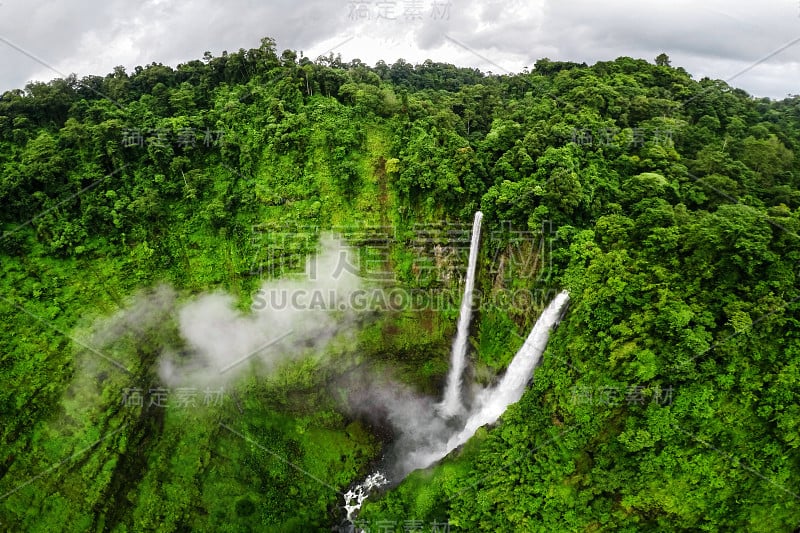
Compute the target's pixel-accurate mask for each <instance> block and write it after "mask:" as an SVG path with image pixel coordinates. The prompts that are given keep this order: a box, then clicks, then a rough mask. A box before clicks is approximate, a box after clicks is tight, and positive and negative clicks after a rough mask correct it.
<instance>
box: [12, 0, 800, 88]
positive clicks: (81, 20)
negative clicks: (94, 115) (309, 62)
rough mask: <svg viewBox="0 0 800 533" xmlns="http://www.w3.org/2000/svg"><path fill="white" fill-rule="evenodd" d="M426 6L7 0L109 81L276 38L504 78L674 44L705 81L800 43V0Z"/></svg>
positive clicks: (768, 66) (29, 75) (782, 67)
mask: <svg viewBox="0 0 800 533" xmlns="http://www.w3.org/2000/svg"><path fill="white" fill-rule="evenodd" d="M414 5H415V2H413V1H412V0H386V1H385V2H383V3H378V2H377V1H375V0H371V1H370V0H365V1H364V2H358V1H357V0H333V1H325V0H305V1H303V0H301V1H294V2H293V1H290V0H277V1H270V2H263V3H262V2H256V1H255V0H232V1H230V2H226V3H224V4H221V3H218V2H214V3H212V2H211V1H210V0H184V1H175V2H167V1H165V0H149V1H145V2H142V3H139V4H134V3H128V2H122V1H121V0H110V1H107V2H103V1H99V0H88V1H87V2H84V3H83V4H82V5H81V7H76V6H75V5H70V4H64V3H61V2H54V1H48V0H39V1H38V2H36V1H34V2H29V1H26V0H4V2H3V3H2V5H0V37H3V38H5V39H7V40H9V41H11V42H13V43H15V44H17V45H18V46H20V47H22V48H24V49H26V50H29V51H30V52H32V53H34V54H35V55H37V56H38V57H40V58H42V59H43V60H45V61H46V62H47V63H48V64H49V65H51V66H52V67H54V68H55V69H56V70H58V71H61V72H65V73H69V72H76V73H77V74H78V75H79V76H82V75H86V74H98V75H104V74H106V73H108V72H110V71H111V70H112V69H113V67H114V66H116V65H124V66H126V67H127V68H128V70H129V71H130V70H132V68H133V67H134V66H136V65H146V64H149V63H151V62H153V61H156V62H162V63H166V64H171V65H176V64H177V63H179V62H182V61H188V60H191V59H197V58H200V57H202V55H203V52H204V51H206V50H209V51H211V52H212V53H214V54H219V53H220V52H221V51H222V50H228V51H233V50H238V49H239V48H252V47H256V46H258V44H259V41H260V39H261V38H262V37H265V36H269V37H273V38H275V39H276V40H277V42H278V52H280V51H282V50H283V49H284V48H291V49H295V50H303V51H304V52H305V54H306V55H307V56H309V57H311V58H315V57H317V56H318V55H320V54H325V53H327V52H328V51H329V50H330V49H331V48H333V47H335V46H337V45H338V44H340V43H342V42H343V41H346V40H347V42H346V43H345V44H343V45H341V46H340V47H338V48H336V49H335V50H333V51H334V53H341V54H342V57H343V58H344V59H345V60H349V59H352V58H356V57H357V58H359V59H361V60H362V61H364V62H366V63H368V64H374V63H375V62H376V61H378V60H379V59H383V60H384V61H386V62H387V63H388V64H391V63H393V62H394V61H396V60H397V59H398V58H401V57H402V58H404V59H406V60H408V61H411V62H421V61H423V60H425V59H428V58H430V59H433V60H435V61H446V62H451V63H455V64H457V65H462V66H470V67H478V68H480V69H482V70H491V71H493V72H503V71H505V70H511V71H519V70H521V69H522V68H524V67H532V66H533V63H534V62H535V61H536V60H537V59H539V58H541V57H549V58H550V59H553V60H568V61H577V62H586V63H589V64H592V63H594V62H596V61H599V60H612V59H615V58H616V57H619V56H630V57H637V58H644V59H647V60H650V61H652V59H653V58H654V57H655V56H656V55H658V54H659V53H660V52H666V53H667V54H669V55H670V57H671V58H672V61H673V65H675V66H682V67H684V68H686V69H687V70H688V71H689V72H690V73H692V74H694V75H695V78H698V79H699V78H700V77H703V76H708V77H712V78H719V79H727V78H729V77H730V76H733V75H735V74H736V73H738V72H740V71H742V70H743V69H745V68H747V67H748V66H751V65H753V64H754V63H756V62H757V61H758V60H759V59H760V58H763V57H764V56H766V55H768V54H770V53H771V52H773V51H775V50H776V49H778V48H779V47H781V46H782V45H784V44H785V43H788V42H790V41H792V40H793V39H796V38H797V37H800V4H797V2H796V1H795V0H778V1H772V2H769V3H764V2H762V3H753V2H749V1H745V0H735V1H730V0H729V1H724V2H723V1H721V0H708V1H704V2H703V3H702V4H701V3H699V2H695V1H691V0H677V1H675V2H670V3H650V2H640V1H635V0H606V1H605V2H596V1H594V0H566V1H557V0H535V1H530V2H526V1H522V0H489V1H478V0H422V2H421V8H420V9H419V11H418V12H416V13H415V12H413V10H412V8H413V7H414ZM381 6H383V7H381ZM448 37H449V38H448ZM348 39H349V40H348ZM453 40H455V41H457V42H458V43H462V44H463V46H461V45H459V44H455V42H454V41H453ZM0 63H2V64H3V65H4V67H5V68H4V69H3V70H2V72H0V90H6V89H10V88H14V87H22V86H23V85H24V84H25V83H26V82H27V81H28V80H30V79H42V80H49V79H51V78H53V77H55V76H56V74H55V73H54V72H53V71H52V70H50V69H48V68H46V67H43V66H42V65H40V64H38V63H36V62H35V61H33V60H31V59H30V58H28V57H26V56H25V55H23V54H21V53H19V52H18V51H16V50H14V49H12V48H10V47H8V46H6V45H5V44H2V43H0ZM798 63H800V43H798V44H795V45H794V46H791V47H789V48H787V49H786V50H783V51H782V52H780V53H779V54H776V55H775V56H774V57H771V58H769V59H768V60H766V61H765V62H763V64H759V65H758V66H756V67H755V68H754V69H753V70H752V71H750V72H748V73H747V74H746V75H742V76H740V77H737V78H736V79H734V80H733V81H732V82H731V83H732V85H734V86H737V87H742V88H744V89H745V90H747V91H748V92H750V93H751V94H755V95H757V96H771V97H783V96H785V95H786V94H787V93H797V92H800V90H798V88H797V82H796V80H797V79H798V76H797V73H798V66H797V65H798Z"/></svg>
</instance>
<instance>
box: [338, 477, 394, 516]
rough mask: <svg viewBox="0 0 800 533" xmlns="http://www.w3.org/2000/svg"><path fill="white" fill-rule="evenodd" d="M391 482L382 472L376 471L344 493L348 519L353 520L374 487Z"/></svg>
mask: <svg viewBox="0 0 800 533" xmlns="http://www.w3.org/2000/svg"><path fill="white" fill-rule="evenodd" d="M387 483H389V481H388V480H387V479H386V477H385V476H384V475H383V474H382V473H381V472H375V473H374V474H370V475H369V476H367V479H365V480H364V481H362V482H361V483H359V484H358V485H356V486H355V487H353V488H352V489H350V490H348V491H347V492H345V494H344V510H345V511H347V520H348V521H352V520H353V519H354V518H355V515H356V514H358V511H359V510H360V509H361V506H362V505H363V504H364V500H366V499H367V496H369V493H370V492H371V491H372V489H376V488H379V487H382V486H384V485H386V484H387Z"/></svg>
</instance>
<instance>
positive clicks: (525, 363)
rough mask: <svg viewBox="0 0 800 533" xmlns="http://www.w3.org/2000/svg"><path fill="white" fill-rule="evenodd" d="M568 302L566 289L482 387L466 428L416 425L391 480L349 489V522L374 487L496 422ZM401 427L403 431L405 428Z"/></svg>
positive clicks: (373, 479)
mask: <svg viewBox="0 0 800 533" xmlns="http://www.w3.org/2000/svg"><path fill="white" fill-rule="evenodd" d="M568 304H569V294H567V292H566V291H563V292H561V293H559V294H558V295H557V296H556V297H555V298H553V300H552V301H551V302H550V304H548V306H547V307H546V308H545V310H544V311H542V314H541V315H540V316H539V319H538V320H537V321H536V324H535V325H534V326H533V329H532V330H531V332H530V334H529V335H528V337H527V338H526V339H525V342H524V344H523V345H522V347H521V348H520V349H519V351H517V354H516V355H515V356H514V359H513V360H512V361H511V364H510V365H508V369H507V370H506V373H505V375H504V376H503V378H502V379H501V380H500V382H499V383H498V384H497V385H495V386H494V387H487V388H485V389H483V390H482V391H481V392H480V393H479V394H478V395H477V398H476V399H475V402H474V403H473V405H472V409H471V411H470V413H469V415H468V417H467V420H466V422H465V423H464V426H463V428H461V429H455V430H451V431H441V427H442V426H441V424H420V425H419V427H417V428H416V429H417V430H418V431H419V432H421V435H420V436H419V439H420V440H418V442H419V443H420V445H419V446H418V447H417V448H415V449H413V450H410V451H407V452H405V453H403V454H402V455H400V456H399V458H398V459H397V462H396V464H395V466H394V467H393V470H392V471H391V472H390V475H391V480H390V479H388V478H387V477H386V476H384V475H383V473H382V472H380V471H378V472H375V473H373V474H372V475H370V476H368V477H367V479H366V480H364V482H362V483H360V484H358V485H356V486H355V487H354V488H353V489H351V490H350V491H348V492H347V493H346V494H345V505H344V509H345V511H346V513H347V521H348V523H351V524H352V520H353V519H354V518H355V516H356V515H357V513H358V511H359V510H360V509H361V505H362V504H363V502H364V500H365V499H366V498H367V497H368V496H369V494H370V492H371V491H372V490H373V489H375V488H379V487H381V486H384V485H388V484H389V483H392V484H396V483H399V482H400V481H402V480H403V478H405V477H406V476H407V475H408V474H409V473H411V472H412V471H414V470H417V469H420V468H427V467H429V466H430V465H431V464H433V463H435V462H436V461H438V460H439V459H441V458H443V457H444V456H446V455H447V454H448V453H450V452H451V451H453V450H454V449H456V448H458V447H459V446H461V445H462V444H464V443H465V442H467V441H468V440H469V439H470V437H472V435H474V434H475V432H476V431H477V430H478V428H479V427H481V426H483V425H486V424H492V423H494V422H496V421H497V419H498V418H500V416H501V415H502V414H503V413H504V412H505V410H506V408H507V407H508V406H509V405H511V404H512V403H515V402H518V401H519V399H520V398H522V395H523V394H524V392H525V387H526V386H527V384H528V381H530V379H531V376H532V374H533V370H534V368H535V367H536V365H537V364H538V363H539V360H540V359H541V357H542V354H543V353H544V350H545V348H546V347H547V341H548V340H549V338H550V332H551V330H552V329H553V327H555V326H556V325H557V324H558V323H559V322H560V321H561V318H562V317H563V315H564V313H565V312H566V310H567V305H568ZM420 414H422V413H420ZM437 420H438V421H439V422H443V420H441V419H440V418H435V419H432V420H431V421H437ZM398 429H399V430H401V431H402V430H403V429H404V428H398ZM422 443H424V444H422Z"/></svg>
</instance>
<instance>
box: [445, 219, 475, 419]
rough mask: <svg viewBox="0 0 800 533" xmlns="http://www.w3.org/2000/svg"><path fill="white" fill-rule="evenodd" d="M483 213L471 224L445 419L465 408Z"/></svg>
mask: <svg viewBox="0 0 800 533" xmlns="http://www.w3.org/2000/svg"><path fill="white" fill-rule="evenodd" d="M482 220H483V213H481V212H480V211H477V212H476V213H475V220H474V221H473V223H472V242H471V243H470V247H469V262H468V263H467V277H466V280H465V282H464V295H463V297H462V299H461V309H460V311H459V318H458V330H457V331H456V338H455V340H454V341H453V349H452V352H451V354H450V373H449V374H448V376H447V385H446V387H445V390H444V398H443V399H442V403H441V404H439V406H438V409H439V412H440V413H441V414H442V415H444V416H445V417H452V416H455V415H458V414H461V413H462V412H463V411H464V406H463V404H462V403H461V374H463V373H464V367H465V366H466V359H467V341H468V339H469V323H470V321H471V319H472V291H473V289H474V287H475V266H476V265H477V263H478V247H479V244H480V240H481V221H482Z"/></svg>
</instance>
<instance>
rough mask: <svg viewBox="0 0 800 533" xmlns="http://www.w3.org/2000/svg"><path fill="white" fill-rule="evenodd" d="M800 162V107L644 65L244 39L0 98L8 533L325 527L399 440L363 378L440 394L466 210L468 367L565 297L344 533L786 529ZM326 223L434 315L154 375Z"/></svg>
mask: <svg viewBox="0 0 800 533" xmlns="http://www.w3.org/2000/svg"><path fill="white" fill-rule="evenodd" d="M798 153H800V96H793V97H790V98H786V99H784V100H782V101H773V100H770V99H766V98H764V99H759V98H754V97H752V96H750V95H749V94H747V93H746V92H745V91H743V90H741V89H736V88H733V87H731V86H729V85H728V84H727V83H725V82H722V81H719V80H712V79H705V78H704V79H702V80H699V81H697V80H694V79H692V76H691V75H690V73H688V72H686V71H685V70H684V69H682V68H679V67H673V66H671V65H670V61H669V58H668V57H667V56H666V55H663V54H662V55H661V56H659V57H658V58H657V59H656V60H655V61H647V60H642V59H632V58H629V57H621V58H618V59H616V60H614V61H608V62H599V63H596V64H594V65H591V66H589V65H586V64H578V63H572V62H557V61H550V60H548V59H541V60H539V61H537V62H536V64H535V67H534V68H533V69H531V71H524V72H522V73H519V74H513V75H493V74H485V73H482V72H480V71H478V70H475V69H467V68H459V67H456V66H453V65H450V64H443V63H436V62H433V61H426V62H424V63H422V64H417V65H412V64H409V63H407V62H405V61H403V60H399V61H397V62H395V63H394V64H392V65H387V64H385V63H383V62H379V63H378V64H376V65H375V66H374V67H373V66H368V65H365V64H363V63H362V62H361V61H359V60H357V59H356V60H352V61H350V62H343V61H342V59H341V58H340V57H335V56H333V55H329V56H328V57H319V58H317V59H316V60H311V59H309V58H307V57H303V55H302V53H300V54H298V53H296V52H294V51H291V50H285V51H283V52H282V53H280V54H279V53H278V52H277V49H276V43H275V42H274V41H273V40H271V39H269V38H265V39H263V40H262V41H261V45H260V46H259V47H258V48H255V49H250V50H244V49H241V50H239V51H238V52H233V53H227V52H223V53H222V54H221V55H220V56H214V55H212V54H211V53H209V52H206V53H205V55H204V56H203V58H202V60H194V61H189V62H187V63H185V64H181V65H178V66H177V68H172V67H170V66H165V65H162V64H157V63H153V64H150V65H147V66H145V67H136V69H135V70H134V71H133V72H126V70H125V69H124V68H123V67H117V68H116V69H114V72H112V73H110V74H107V75H105V76H87V77H84V78H82V79H77V78H76V77H74V76H73V77H68V78H67V79H56V80H53V81H51V82H49V83H41V82H32V83H30V84H28V85H27V86H26V87H25V88H24V90H13V91H8V92H5V93H4V94H3V95H2V96H1V97H0V169H1V172H0V206H2V207H1V208H0V271H2V276H1V277H0V284H1V285H2V290H0V320H2V323H3V328H2V329H0V344H1V345H2V346H3V351H2V355H0V357H1V359H0V376H2V382H3V384H4V386H3V387H2V388H1V389H0V413H2V415H0V416H2V424H0V529H2V530H4V531H42V532H45V531H47V532H49V531H105V530H108V531H119V532H123V531H155V530H157V531H189V530H197V531H276V532H278V531H281V532H284V531H330V530H331V528H335V527H337V526H339V525H340V524H342V519H343V514H342V510H341V506H342V503H343V502H342V493H343V492H344V491H346V490H347V488H348V487H349V486H350V485H351V484H352V483H354V482H357V481H359V480H360V479H362V478H363V477H364V476H365V475H366V474H368V473H369V472H370V471H371V469H372V468H373V467H374V465H375V464H376V463H377V462H378V461H380V459H381V457H382V455H383V453H384V451H385V450H386V449H387V446H388V445H389V443H390V442H391V440H392V434H391V433H392V432H391V431H390V430H388V429H387V428H386V427H385V426H384V425H382V424H381V423H380V421H379V420H378V421H376V420H375V419H374V417H370V416H367V415H364V414H363V413H362V412H360V411H358V410H354V409H352V408H350V406H348V401H347V397H348V393H349V391H352V390H354V389H357V388H358V387H359V386H361V385H358V383H359V382H363V381H365V380H366V379H367V378H368V376H372V375H381V376H385V377H386V378H387V379H389V377H390V378H391V379H392V380H393V381H394V382H396V383H400V384H403V386H404V387H407V388H408V389H409V390H411V391H414V393H415V394H420V395H429V396H437V395H438V394H439V393H440V392H441V390H442V387H443V381H444V378H445V375H446V372H447V366H448V355H449V349H450V342H451V339H452V337H453V334H454V331H455V323H456V318H457V315H458V307H459V303H460V287H461V284H462V277H463V276H462V274H461V272H462V270H463V265H464V239H463V238H462V236H461V235H462V234H463V231H462V230H463V229H464V228H467V238H466V243H467V246H468V244H469V235H468V228H469V226H470V225H471V221H472V216H473V213H474V212H475V211H477V210H481V211H482V212H483V213H484V215H485V221H484V228H485V229H484V231H485V237H484V240H483V243H482V246H481V255H480V258H479V268H478V280H477V283H478V289H479V290H478V292H477V293H476V294H477V296H476V302H475V318H474V321H473V327H472V331H471V338H470V341H471V353H470V358H471V363H470V366H471V369H470V372H471V373H472V375H473V376H474V378H475V379H476V380H477V381H479V382H484V383H489V382H492V381H493V380H494V379H496V377H497V376H498V375H501V374H502V372H503V370H504V368H505V367H506V366H507V365H508V363H509V360H510V358H511V357H512V355H513V354H514V352H515V351H516V350H517V349H518V348H519V347H520V345H521V344H522V342H523V338H524V336H525V335H526V334H527V332H528V331H529V330H530V328H531V326H532V324H533V323H534V322H535V321H536V318H537V316H538V313H539V312H540V311H541V309H542V308H543V306H544V305H546V303H547V301H548V299H549V298H550V297H552V295H553V294H555V292H556V291H558V290H561V289H566V290H568V291H569V293H570V295H571V304H570V307H569V310H568V313H567V314H566V316H565V318H564V320H563V322H562V323H561V325H560V326H559V327H558V328H557V329H556V330H555V331H554V333H553V335H552V337H551V340H550V343H549V344H548V347H547V350H546V352H545V354H544V358H543V360H542V363H541V366H540V367H539V368H537V370H536V372H535V379H534V380H533V381H532V383H531V385H530V387H529V389H528V391H527V392H526V393H525V395H524V396H523V398H522V400H521V401H520V402H518V403H516V404H514V405H512V406H511V407H509V409H508V410H507V411H506V412H505V414H504V415H503V417H502V418H501V420H500V422H499V423H498V424H496V425H495V426H494V427H485V428H482V429H481V430H479V431H478V433H477V434H476V435H475V436H474V437H473V438H472V439H471V440H470V441H469V442H468V443H467V444H466V445H465V446H464V447H462V448H460V449H459V450H457V451H455V452H453V453H452V454H450V455H449V456H448V457H447V458H446V459H444V460H443V461H442V462H440V463H439V464H437V465H435V466H433V467H432V468H429V469H426V470H424V471H416V472H414V473H412V474H411V475H410V476H409V477H407V478H406V479H405V480H404V481H403V482H402V483H400V484H397V485H393V486H391V487H387V488H386V489H385V490H382V491H380V492H379V493H378V494H375V495H373V496H371V497H370V498H369V499H368V500H367V502H366V504H365V505H364V507H363V509H362V511H361V513H360V514H359V517H358V523H357V525H360V527H362V528H363V529H364V530H369V531H414V530H418V531H444V530H445V529H447V530H449V531H570V532H571V531H587V532H589V531H629V532H634V531H763V532H771V533H773V532H781V531H785V532H791V531H794V530H795V529H796V528H797V527H799V526H800V429H798V428H800V302H798V300H800V288H799V287H798V273H800V268H799V267H800V265H798V261H800V235H798V230H800V212H799V211H798V207H799V206H800V157H796V154H798ZM453 228H455V230H454V229H453ZM326 232H334V233H337V234H341V235H344V236H345V237H346V240H347V242H348V244H349V245H350V246H352V247H353V248H354V249H355V250H356V251H357V254H358V256H359V257H360V258H361V259H362V260H361V261H360V262H359V267H358V268H359V269H360V270H359V272H360V273H361V274H362V275H363V277H365V278H367V279H368V281H369V283H371V285H370V286H375V287H379V288H380V289H381V291H388V290H390V289H395V288H401V289H403V290H404V291H406V292H405V294H409V293H410V292H409V291H412V290H413V291H418V294H423V295H426V298H427V300H426V301H425V302H424V305H417V304H419V302H416V303H415V302H409V301H403V302H402V304H401V305H389V306H386V305H383V306H381V305H376V306H373V307H371V308H369V309H362V310H359V312H358V313H356V315H357V316H356V317H355V318H353V319H352V320H349V321H348V326H347V328H346V330H347V331H341V332H337V334H336V335H334V336H333V337H332V338H331V339H329V342H327V343H326V344H324V346H321V347H315V346H314V345H312V344H313V343H309V344H308V346H309V348H308V351H309V352H311V353H310V354H307V356H303V357H294V358H290V359H287V360H285V361H283V362H282V364H280V365H277V366H276V367H275V368H273V369H271V370H270V371H269V372H264V371H259V370H258V369H257V368H255V366H254V367H253V368H251V369H249V370H247V371H246V372H243V373H241V374H240V375H239V377H238V378H237V379H236V380H233V381H229V382H226V383H225V385H224V386H213V387H206V386H205V385H197V386H196V387H191V388H190V387H184V388H181V389H177V388H175V387H174V386H170V385H169V384H167V383H165V382H164V380H163V375H162V373H160V372H159V367H160V361H161V359H162V357H163V355H164V353H165V352H176V353H179V352H181V350H186V349H187V347H186V346H184V345H183V344H184V343H183V341H182V340H181V336H180V333H179V320H180V317H179V316H178V315H179V313H178V312H177V311H176V310H178V309H180V308H181V306H182V305H185V304H187V302H193V301H197V298H199V297H201V296H202V295H206V294H210V293H214V294H222V293H224V294H226V295H228V297H229V298H230V301H231V305H232V306H233V307H234V308H235V309H236V310H237V312H239V313H241V315H242V316H247V315H248V314H249V313H256V311H254V310H253V309H252V307H253V302H254V299H255V298H256V295H257V294H258V290H259V287H261V286H262V284H263V283H265V282H270V281H275V280H277V279H280V278H282V277H286V276H290V275H293V274H296V273H297V272H298V270H302V266H303V265H304V263H305V261H306V260H307V259H308V258H309V257H311V256H313V255H314V254H315V253H317V252H318V251H319V250H318V245H317V243H318V241H319V238H320V236H321V235H323V234H324V233H326ZM374 263H379V264H380V266H381V268H380V269H371V270H373V271H372V272H369V270H370V269H369V268H368V265H369V264H374ZM376 270H380V274H387V275H386V276H383V277H382V279H376V278H379V277H381V276H377V275H375V274H376V272H375V271H376ZM369 274H372V275H371V276H370V275H369ZM370 278H371V279H370ZM431 295H436V297H437V298H433V297H431ZM434 299H436V305H434V303H433V301H432V300H434ZM373 303H374V302H373ZM365 376H366V377H365ZM354 383H355V384H354ZM168 393H169V398H168V399H169V403H168V404H167V403H166V400H167V396H168ZM132 397H135V399H136V400H137V401H131V398H132ZM162 400H164V401H163V402H162ZM420 416H422V415H420Z"/></svg>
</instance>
